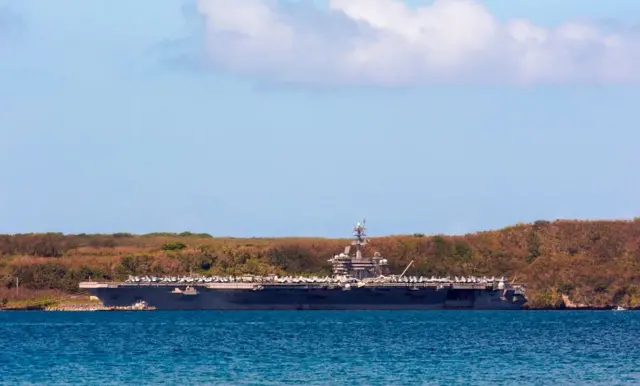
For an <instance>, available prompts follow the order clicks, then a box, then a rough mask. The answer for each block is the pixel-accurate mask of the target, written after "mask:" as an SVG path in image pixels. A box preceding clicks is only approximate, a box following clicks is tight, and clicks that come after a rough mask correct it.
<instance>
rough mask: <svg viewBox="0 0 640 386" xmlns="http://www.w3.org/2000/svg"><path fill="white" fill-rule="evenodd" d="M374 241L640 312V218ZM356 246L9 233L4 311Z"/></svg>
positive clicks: (439, 268)
mask: <svg viewBox="0 0 640 386" xmlns="http://www.w3.org/2000/svg"><path fill="white" fill-rule="evenodd" d="M371 241H372V246H371V248H370V251H371V252H373V249H375V250H377V251H379V252H380V253H381V254H382V255H383V256H385V257H387V258H388V259H389V262H390V264H391V269H392V272H395V273H399V272H401V271H402V270H403V269H404V267H405V266H406V265H407V264H408V263H409V262H410V261H411V260H415V264H414V266H413V267H411V268H410V270H409V271H408V273H409V274H411V275H425V276H431V275H451V276H454V275H457V276H461V275H465V276H467V275H479V276H481V275H488V276H492V275H495V276H501V275H508V276H509V277H510V278H512V279H515V280H516V281H518V282H524V283H526V284H527V286H528V292H527V294H528V297H529V299H530V304H531V306H533V307H559V306H561V305H562V297H563V296H568V297H569V298H570V300H571V301H573V302H575V303H581V304H586V305H590V306H606V305H612V304H625V305H628V306H640V269H639V268H640V219H635V220H633V221H555V222H549V221H537V222H535V223H533V224H518V225H516V226H512V227H507V228H504V229H501V230H496V231H487V232H480V233H475V234H469V235H465V236H444V235H436V236H428V235H424V234H422V233H415V234H411V235H406V236H389V237H380V238H374V239H372V240H371ZM347 242H348V240H345V239H342V240H340V239H324V238H279V239H278V238H269V239H266V238H265V239H260V238H250V239H240V238H214V237H212V236H211V235H208V234H197V233H191V232H183V233H152V234H146V235H132V234H129V233H116V234H112V235H101V234H94V235H89V234H79V235H63V234H60V233H46V234H18V235H0V306H1V307H11V306H15V305H16V304H20V303H19V302H31V303H33V304H40V303H43V302H46V299H56V298H59V297H60V296H68V295H70V294H77V293H78V282H79V281H82V280H120V279H124V278H126V277H127V275H156V276H160V275H165V274H166V275H179V274H188V273H189V272H192V273H194V274H195V273H200V274H208V275H220V274H231V275H232V274H244V273H253V274H262V275H264V274H280V275H282V274H286V273H292V274H303V275H307V274H318V275H327V274H330V272H331V267H330V265H329V264H328V263H327V259H329V258H330V257H331V256H332V255H334V254H336V253H338V252H340V251H342V249H343V247H344V245H345V243H347ZM16 278H18V279H19V282H20V290H19V291H16V288H15V285H16V280H15V279H16ZM44 294H49V295H46V296H48V298H46V299H45V295H44ZM38 299H40V300H38ZM43 299H45V300H43ZM31 303H29V304H31Z"/></svg>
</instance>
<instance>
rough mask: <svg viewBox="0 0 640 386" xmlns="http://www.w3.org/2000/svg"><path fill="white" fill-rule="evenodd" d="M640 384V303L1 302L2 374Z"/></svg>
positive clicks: (141, 379)
mask: <svg viewBox="0 0 640 386" xmlns="http://www.w3.org/2000/svg"><path fill="white" fill-rule="evenodd" d="M72 383H73V384H175V385H178V384H179V385H194V384H216V385H218V384H219V385H281V384H290V385H293V384H305V385H450V384H473V385H496V384H518V385H523V384H535V385H541V384H549V385H558V384H566V385H576V384H577V385H586V384H598V385H602V384H606V385H613V384H640V312H632V311H628V312H612V311H593V312H586V311H576V312H571V311H564V312H553V311H524V312H504V311H502V312H493V311H442V312H440V311H426V312H425V311H421V312H420V311H418V312H411V311H406V312H405V311H391V312H382V311H369V312H363V311H359V312H355V311H354V312H346V311H336V312H320V311H292V312H287V311H274V312H257V311H256V312H251V311H250V312H209V311H196V312H157V311H154V312H68V313H64V312H60V313H58V312H34V311H27V312H0V384H7V385H9V384H11V385H15V384H47V385H52V384H72Z"/></svg>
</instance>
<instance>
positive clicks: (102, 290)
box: [80, 221, 527, 310]
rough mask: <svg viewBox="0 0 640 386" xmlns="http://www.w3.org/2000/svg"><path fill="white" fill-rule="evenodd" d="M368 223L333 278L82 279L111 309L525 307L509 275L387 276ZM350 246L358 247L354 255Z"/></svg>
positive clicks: (337, 262) (336, 263) (359, 228)
mask: <svg viewBox="0 0 640 386" xmlns="http://www.w3.org/2000/svg"><path fill="white" fill-rule="evenodd" d="M365 231H366V228H365V223H364V221H362V223H358V224H357V225H356V226H355V227H354V228H353V236H354V237H353V241H352V242H351V245H348V246H346V247H345V250H344V252H342V253H340V254H337V255H335V256H333V257H332V258H331V259H329V262H330V263H331V264H332V267H333V274H332V276H325V277H303V276H293V275H292V276H284V277H279V276H253V275H244V276H210V277H202V276H200V277H191V276H188V277H187V276H182V277H178V276H165V277H155V276H144V277H139V276H130V277H129V279H128V280H126V281H125V282H81V283H80V288H81V289H83V290H86V291H87V292H89V293H91V294H92V295H94V296H97V297H98V298H99V299H100V300H101V301H102V303H103V304H104V305H105V306H106V307H112V308H114V309H121V308H122V307H127V306H132V305H135V304H140V303H141V302H144V304H147V305H148V306H149V307H150V308H153V309H156V310H438V309H483V310H519V309H521V308H522V306H523V305H524V304H525V303H526V301H527V299H526V296H525V288H524V285H522V284H514V283H509V282H508V281H507V279H506V278H505V277H498V278H497V277H475V276H470V277H457V276H455V277H453V278H451V277H435V276H431V277H424V276H420V277H416V276H407V275H405V274H406V272H407V270H408V269H409V268H410V266H411V264H412V263H413V261H412V262H411V263H409V265H408V266H407V267H406V268H405V269H404V271H403V272H402V273H401V274H399V275H393V274H389V264H388V261H387V259H385V258H383V257H382V256H381V255H380V254H379V253H378V252H375V253H374V254H373V255H372V256H371V257H365V256H364V254H363V250H364V248H365V246H367V245H368V244H369V241H368V239H367V237H366V233H365ZM352 249H355V252H354V253H352Z"/></svg>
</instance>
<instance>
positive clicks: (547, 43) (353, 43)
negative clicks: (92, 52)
mask: <svg viewBox="0 0 640 386" xmlns="http://www.w3.org/2000/svg"><path fill="white" fill-rule="evenodd" d="M197 8H198V12H199V13H200V14H201V15H202V16H204V20H205V22H206V32H205V34H206V36H205V42H206V47H207V54H208V55H207V56H208V58H209V59H210V60H211V63H212V64H213V65H215V66H217V67H218V68H220V69H223V70H226V71H231V72H234V73H238V74H243V75H252V76H255V75H257V76H264V77H267V78H269V79H274V80H276V81H281V82H302V83H310V84H323V85H331V84H334V85H335V84H377V85H402V84H420V83H431V82H440V83H443V82H454V83H468V82H500V83H517V84H529V83H614V82H636V81H638V80H640V38H639V36H638V35H637V34H636V33H634V32H632V31H630V30H619V31H617V32H609V31H607V30H606V29H604V28H599V26H597V25H591V24H588V23H584V22H574V21H568V22H566V23H564V24H562V25H559V26H557V27H554V28H546V27H542V26H537V25H535V24H533V23H532V22H530V21H528V20H524V19H514V20H510V21H507V22H501V21H499V20H498V19H496V18H495V17H494V16H493V15H492V14H491V13H490V12H489V11H488V10H487V9H486V8H485V7H484V6H483V5H482V4H481V3H480V2H479V1H477V0H435V1H434V2H433V3H432V4H430V5H428V6H423V7H419V8H411V7H408V6H407V5H406V4H405V3H404V2H403V1H401V0H328V8H329V9H328V10H321V9H319V8H313V7H312V6H311V5H310V2H309V1H303V2H300V3H293V2H290V1H286V0H280V1H278V0H197Z"/></svg>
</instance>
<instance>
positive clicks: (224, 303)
mask: <svg viewBox="0 0 640 386" xmlns="http://www.w3.org/2000/svg"><path fill="white" fill-rule="evenodd" d="M80 287H81V288H82V289H84V290H86V291H88V292H89V293H91V294H92V295H94V296H96V297H98V298H99V299H100V301H101V302H102V303H103V304H104V306H106V307H113V308H121V307H131V306H133V305H134V304H138V303H141V302H144V304H145V305H146V306H147V307H149V308H153V309H156V310H443V309H476V310H519V309H521V308H522V306H523V305H524V303H525V302H526V300H525V298H524V296H522V295H521V294H518V293H517V292H516V291H513V290H509V289H506V290H504V289H502V290H498V289H494V288H491V287H486V286H479V285H457V286H456V285H455V284H451V285H445V286H442V285H408V284H406V285H400V284H398V285H390V286H385V285H366V286H362V287H357V286H353V287H350V288H345V287H344V286H343V287H340V286H336V287H334V288H330V287H326V286H313V285H281V284H272V285H255V284H248V283H246V284H244V283H238V284H229V285H224V284H201V285H199V284H195V285H191V286H190V287H191V288H192V289H193V292H188V291H184V289H185V285H184V284H182V285H178V284H175V285H174V284H129V283H120V284H115V283H90V282H88V283H81V285H80Z"/></svg>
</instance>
